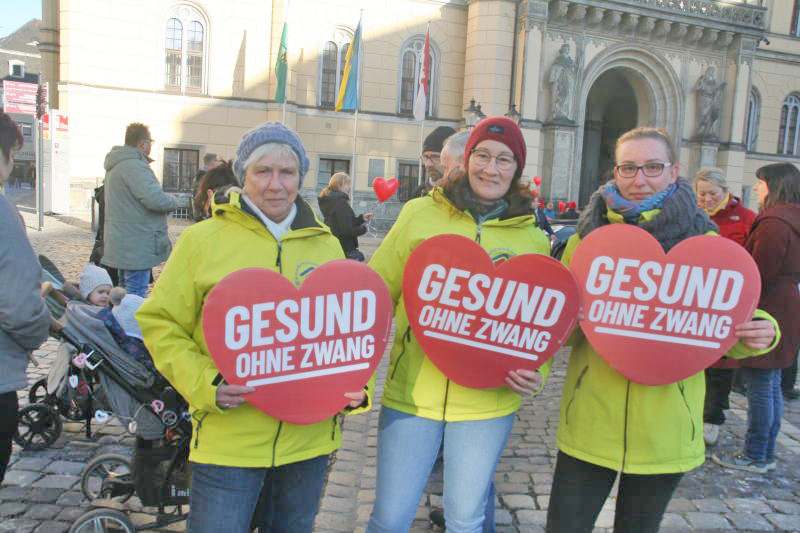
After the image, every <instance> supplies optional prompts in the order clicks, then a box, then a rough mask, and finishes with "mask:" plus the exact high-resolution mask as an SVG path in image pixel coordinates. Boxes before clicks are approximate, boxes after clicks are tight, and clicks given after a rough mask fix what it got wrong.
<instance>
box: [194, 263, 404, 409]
mask: <svg viewBox="0 0 800 533" xmlns="http://www.w3.org/2000/svg"><path fill="white" fill-rule="evenodd" d="M391 318H392V301H391V297H390V296H389V291H388V290H387V289H386V285H385V284H384V283H383V280H382V279H381V277H380V276H379V275H378V273H377V272H375V271H374V270H373V269H371V268H370V267H368V266H367V265H365V264H363V263H359V262H358V261H351V260H348V259H339V260H336V261H331V262H328V263H324V264H323V265H321V266H318V267H317V268H316V269H314V271H313V272H311V274H309V275H308V276H307V277H306V279H305V281H304V282H303V284H302V286H301V287H300V288H299V289H296V288H295V286H294V285H293V284H292V283H291V282H290V281H289V280H288V279H286V278H285V277H283V276H282V275H281V274H279V273H277V272H275V271H272V270H267V269H264V268H245V269H242V270H238V271H236V272H233V273H231V274H229V275H228V276H226V277H225V278H223V279H222V280H221V281H220V282H219V283H217V284H216V285H215V286H214V288H213V289H212V290H211V292H209V294H208V298H207V299H206V303H205V305H204V307H203V333H204V335H205V340H206V345H207V346H208V350H209V352H210V353H211V357H212V358H213V359H214V362H215V363H216V365H217V368H219V371H220V373H221V374H222V376H223V377H224V378H225V381H226V382H228V383H229V384H231V385H248V386H251V387H255V388H256V391H255V392H253V393H251V394H248V395H246V396H245V398H246V399H247V402H248V403H250V404H252V405H253V406H254V407H256V408H257V409H260V410H262V411H264V412H265V413H267V414H269V415H271V416H273V417H275V418H277V419H279V420H283V421H284V422H290V423H292V424H312V423H314V422H319V421H321V420H325V419H327V418H330V417H331V416H333V415H335V414H336V413H338V412H339V411H341V410H342V409H343V408H344V407H345V406H346V405H347V404H348V403H349V401H350V400H348V399H347V398H345V397H344V393H345V392H355V391H359V390H361V389H362V388H363V387H364V384H366V383H367V381H368V380H369V378H370V376H372V374H373V372H374V371H375V369H376V367H377V366H378V363H379V362H380V359H381V356H382V355H383V352H384V349H385V347H386V343H387V342H388V340H389V331H390V327H391Z"/></svg>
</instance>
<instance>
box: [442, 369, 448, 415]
mask: <svg viewBox="0 0 800 533" xmlns="http://www.w3.org/2000/svg"><path fill="white" fill-rule="evenodd" d="M448 394H450V379H449V378H448V379H447V385H445V387H444V407H442V421H444V420H445V415H446V414H447V395H448Z"/></svg>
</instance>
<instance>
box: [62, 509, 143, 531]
mask: <svg viewBox="0 0 800 533" xmlns="http://www.w3.org/2000/svg"><path fill="white" fill-rule="evenodd" d="M135 531H136V526H134V525H133V522H131V519H130V518H128V515H126V514H125V513H123V512H122V511H117V510H116V509H92V510H91V511H89V512H87V513H85V514H83V515H81V517H80V518H78V519H77V520H76V521H75V523H74V524H72V527H71V528H69V533H99V532H102V533H135Z"/></svg>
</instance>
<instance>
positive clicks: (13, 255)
mask: <svg viewBox="0 0 800 533" xmlns="http://www.w3.org/2000/svg"><path fill="white" fill-rule="evenodd" d="M0 228H2V232H3V236H2V238H0V369H2V370H1V371H0V393H5V392H11V391H15V390H20V389H24V388H25V387H27V386H28V380H27V378H26V375H25V369H26V368H27V367H28V352H32V351H33V350H35V349H36V348H38V347H39V345H40V344H41V343H42V342H44V341H45V340H46V339H47V334H48V331H49V330H48V328H49V326H50V313H48V312H47V309H46V308H45V306H44V301H43V300H42V297H41V296H40V292H39V283H40V282H41V277H42V268H41V267H40V266H39V262H38V261H37V260H36V255H34V253H33V249H32V248H31V245H30V243H29V242H28V238H27V237H26V236H25V230H24V229H23V227H22V224H21V223H20V220H19V215H18V214H17V211H16V210H15V209H14V207H12V206H11V204H10V203H9V202H8V200H7V199H6V197H5V195H3V194H0Z"/></svg>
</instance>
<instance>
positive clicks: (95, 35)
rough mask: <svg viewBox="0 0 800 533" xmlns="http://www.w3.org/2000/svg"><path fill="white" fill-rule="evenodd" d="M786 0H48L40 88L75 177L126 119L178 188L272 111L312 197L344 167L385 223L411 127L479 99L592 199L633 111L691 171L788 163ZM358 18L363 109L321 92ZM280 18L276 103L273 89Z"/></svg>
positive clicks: (791, 149) (362, 205)
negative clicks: (428, 58) (341, 107)
mask: <svg viewBox="0 0 800 533" xmlns="http://www.w3.org/2000/svg"><path fill="white" fill-rule="evenodd" d="M797 4H798V2H797V1H796V0H747V1H736V0H607V1H606V0H549V1H548V0H516V1H513V0H392V1H380V2H376V1H367V0H292V1H291V2H288V1H286V0H273V1H272V2H264V1H260V0H197V1H194V0H115V1H114V2H105V1H102V0H80V1H78V0H44V2H43V6H44V13H43V15H44V16H43V18H44V22H43V26H42V37H41V39H40V45H39V47H40V50H41V53H42V64H43V74H44V78H45V79H46V80H48V81H51V87H52V88H53V89H55V90H51V93H50V95H51V102H50V103H51V105H52V106H53V107H55V108H58V109H61V110H62V111H65V112H67V113H68V114H69V116H70V128H71V130H70V135H71V139H70V148H71V155H70V160H69V165H70V175H71V176H72V180H73V182H74V184H75V185H74V186H76V187H77V184H79V183H81V182H88V181H96V180H98V179H101V177H102V174H103V172H102V161H103V157H104V155H105V153H106V152H107V151H108V149H109V148H110V147H111V146H113V145H115V144H121V142H122V139H123V134H124V129H125V126H126V125H127V124H128V123H129V122H133V121H140V122H144V123H146V124H148V125H150V127H151V132H152V134H153V137H154V139H155V140H156V142H155V146H154V150H153V153H152V154H151V155H152V156H153V157H154V159H155V160H156V161H155V163H153V168H154V170H155V171H156V175H157V176H158V177H159V179H161V180H162V183H163V185H164V187H165V189H166V190H169V191H173V192H175V193H176V194H183V191H185V190H186V187H187V183H188V181H187V180H189V179H190V176H193V174H194V172H193V171H194V169H196V168H197V166H198V163H199V161H201V160H202V157H203V155H204V154H205V153H206V152H214V153H217V154H219V155H220V156H222V157H224V158H231V157H233V156H234V151H235V147H236V145H237V143H238V140H239V138H240V137H241V135H242V133H243V132H244V131H246V130H247V129H249V128H251V127H253V126H255V125H257V124H259V123H261V122H263V121H265V120H282V121H284V122H286V123H287V124H288V125H289V126H291V127H292V128H294V129H296V130H297V131H298V132H299V133H300V134H301V136H302V137H303V139H304V142H305V144H306V147H307V149H308V150H309V156H310V160H311V168H310V171H309V174H308V176H307V177H306V180H305V184H304V190H303V193H304V195H306V196H309V197H312V196H314V195H315V194H316V192H317V191H318V190H320V189H321V188H322V186H323V185H324V184H325V182H326V181H327V178H328V176H330V174H331V173H333V172H335V171H339V170H347V171H349V172H351V173H353V174H354V175H355V195H354V196H355V206H356V211H357V212H360V211H374V212H376V214H377V218H378V219H379V220H380V222H381V223H382V224H383V225H388V224H390V223H391V221H392V220H393V219H394V217H395V216H396V214H397V211H398V210H399V208H400V207H401V206H402V202H401V201H400V200H401V199H402V195H403V194H405V191H407V190H409V187H410V188H411V189H413V187H412V186H411V185H412V184H413V183H415V182H416V180H417V179H418V171H419V153H420V145H421V138H422V137H423V136H424V135H426V134H427V133H428V132H430V131H431V130H432V129H433V128H435V127H437V126H442V125H447V126H451V127H454V128H457V129H458V128H460V127H465V120H464V117H465V111H464V110H465V109H466V108H467V107H468V106H469V104H470V101H471V100H472V99H475V101H476V102H477V103H479V104H480V105H481V109H482V111H483V112H484V113H485V114H486V115H502V114H506V113H509V112H510V109H511V106H512V105H513V106H514V109H515V110H516V111H518V112H519V114H520V115H519V117H518V119H519V122H520V125H521V126H522V128H523V133H524V135H525V139H526V142H527V144H528V154H529V157H528V163H527V165H526V168H525V171H524V173H525V175H527V176H531V177H532V176H535V175H539V176H542V177H543V178H544V181H543V184H542V191H543V194H544V196H545V197H548V198H552V199H554V200H568V201H569V200H574V201H577V202H578V203H581V204H582V203H583V202H585V201H586V199H587V198H588V196H589V194H591V192H592V191H593V190H594V189H595V188H596V187H597V186H598V184H599V183H601V182H603V181H604V180H605V179H606V178H607V177H608V176H609V169H610V166H611V165H612V163H613V162H612V159H611V157H612V147H613V143H614V140H615V139H616V137H617V136H618V135H619V134H620V133H621V132H623V131H625V130H627V129H629V128H631V127H633V126H636V125H653V126H659V127H664V128H666V129H667V130H668V131H669V133H670V135H672V137H673V139H674V141H675V143H676V146H677V147H678V155H679V161H680V165H681V167H682V174H683V175H685V176H689V177H691V175H693V174H694V172H695V171H696V170H697V169H698V168H700V167H702V166H719V167H721V168H723V169H724V170H725V171H726V173H727V175H728V179H729V182H730V183H731V184H732V188H733V190H734V192H735V193H737V194H739V193H740V192H741V190H742V188H743V187H747V186H748V185H751V184H752V183H753V181H754V180H755V178H754V171H755V169H756V168H758V167H759V166H761V165H764V164H768V163H770V162H776V161H790V162H794V163H798V162H800V145H799V144H798V137H800V131H799V130H798V127H799V125H798V121H799V120H800V119H799V118H798V112H800V29H799V28H798V20H797V19H798V16H799V15H798V7H797ZM359 19H360V20H361V21H362V28H363V49H362V58H363V59H362V63H361V65H360V67H359V76H360V82H359V88H360V89H359V95H360V96H359V112H358V114H357V125H356V114H354V113H353V112H351V111H350V112H344V111H343V112H336V111H334V110H333V101H334V100H335V92H336V89H337V88H338V82H339V80H340V79H341V70H342V68H343V63H344V58H345V55H346V51H347V48H348V46H349V45H350V42H351V41H352V39H353V34H354V30H355V28H356V25H357V24H358V21H359ZM284 21H288V36H289V38H288V47H287V59H288V85H287V91H286V94H287V102H286V104H285V105H283V104H281V103H278V102H276V101H275V100H274V96H275V90H276V83H277V80H276V77H275V63H276V59H277V55H278V49H279V45H280V38H281V32H282V29H283V25H284ZM428 24H429V27H430V36H431V49H432V56H433V68H432V89H431V95H432V96H431V98H430V109H429V111H428V118H427V119H426V121H425V122H424V124H420V122H416V121H414V119H413V117H412V109H413V95H414V93H415V91H416V81H417V79H418V76H419V72H418V71H419V68H418V65H419V60H420V54H421V50H422V42H423V40H424V36H425V32H426V27H428ZM356 128H357V131H355V130H356ZM377 176H383V177H398V178H400V179H401V190H400V194H401V198H400V199H393V200H390V201H387V202H385V203H383V204H378V203H377V201H376V200H375V197H374V195H373V194H372V191H371V188H370V185H371V181H372V180H373V179H374V178H375V177H377ZM744 195H745V198H748V197H749V194H748V193H747V191H746V190H745V193H744ZM79 203H80V202H76V204H79ZM314 205H315V202H314ZM751 205H752V202H751ZM83 207H84V206H81V205H74V208H75V209H81V208H83Z"/></svg>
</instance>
